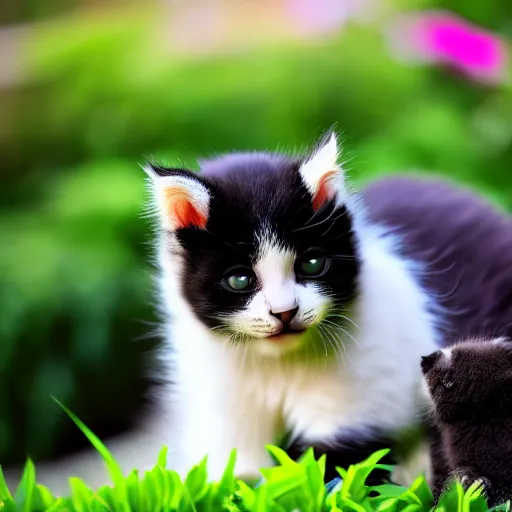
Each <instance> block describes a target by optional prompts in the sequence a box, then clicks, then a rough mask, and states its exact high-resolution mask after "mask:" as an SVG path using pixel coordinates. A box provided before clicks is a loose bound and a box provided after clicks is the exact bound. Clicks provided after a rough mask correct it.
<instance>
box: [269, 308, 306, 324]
mask: <svg viewBox="0 0 512 512" xmlns="http://www.w3.org/2000/svg"><path fill="white" fill-rule="evenodd" d="M297 311H299V307H298V306H297V307H296V308H294V309H289V310H288V311H281V312H279V313H274V312H273V311H271V312H270V314H271V315H273V316H275V317H276V318H279V320H281V322H282V323H283V326H285V327H286V326H287V325H289V324H290V322H291V321H292V320H293V317H294V316H295V315H296V314H297Z"/></svg>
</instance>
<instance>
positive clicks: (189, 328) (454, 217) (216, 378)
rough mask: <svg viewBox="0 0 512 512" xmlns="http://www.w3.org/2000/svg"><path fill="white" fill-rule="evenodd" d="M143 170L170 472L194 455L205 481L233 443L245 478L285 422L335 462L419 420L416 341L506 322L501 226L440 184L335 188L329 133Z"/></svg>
mask: <svg viewBox="0 0 512 512" xmlns="http://www.w3.org/2000/svg"><path fill="white" fill-rule="evenodd" d="M146 171H147V173H148V174H149V176H150V177H151V183H152V188H153V197H154V200H155V205H156V207H157V210H158V214H159V222H160V228H161V229H160V237H159V246H158V261H159V266H160V284H161V295H162V299H163V305H164V314H165V317H166V319H167V329H168V335H167V339H168V345H167V349H166V350H165V351H164V355H165V358H166V359H167V361H168V363H169V365H168V367H169V378H170V379H171V380H172V381H173V385H172V386H171V387H170V393H169V397H168V398H167V404H168V405H169V406H172V411H171V417H172V418H174V420H178V426H176V427H173V428H169V437H168V438H167V439H164V440H162V443H164V442H165V443H166V444H168V445H169V446H170V448H171V453H170V460H171V461H172V465H173V466H174V467H176V468H177V469H179V470H180V471H183V472H184V471H187V470H188V469H189V468H190V467H191V466H192V465H193V464H195V463H197V462H198V461H199V460H201V459H202V458H203V457H204V456H205V455H208V456H209V462H208V464H209V473H210V475H211V477H212V478H218V477H219V476H220V474H221V473H222V471H223V469H224V467H225V464H226V461H227V457H228V454H229V452H230V450H231V449H232V448H237V450H238V462H237V473H238V475H240V476H244V477H252V476H256V475H257V474H258V470H259V469H260V468H261V467H265V466H269V465H270V464H271V462H272V461H271V459H270V457H269V455H268V453H267V451H266V450H265V445H266V444H269V443H277V442H279V441H280V440H281V439H282V437H283V436H284V434H285V433H289V435H290V437H291V440H292V446H291V448H290V449H291V451H292V452H295V453H300V452H301V451H302V450H303V449H305V448H306V447H308V446H314V447H315V448H316V449H317V451H318V452H325V453H328V458H327V461H328V466H329V467H330V470H329V471H328V476H334V475H335V472H334V469H333V467H334V464H336V465H340V466H347V465H348V464H350V463H353V462H358V461H360V460H362V459H363V458H364V457H365V456H367V455H369V454H370V453H371V452H372V451H374V450H376V449H378V448H381V447H383V446H390V445H391V446H393V445H395V444H396V443H397V442H399V440H400V438H401V435H402V433H403V432H407V431H409V430H410V429H411V428H414V427H418V426H419V425H420V420H419V417H420V416H419V414H418V410H419V409H420V406H421V402H422V397H423V394H422V390H421V387H422V375H421V369H420V364H419V362H420V358H421V356H422V355H424V354H428V353H430V352H432V351H434V350H435V349H436V348H438V347H439V346H440V345H442V344H443V343H444V342H445V339H447V338H449V336H450V335H451V334H452V333H453V332H454V331H455V332H456V331H460V330H463V329H470V331H478V330H479V329H480V328H485V329H488V328H489V322H490V325H491V326H493V329H494V328H496V329H498V328H499V327H500V326H505V325H507V326H508V325H510V324H511V323H512V322H511V320H512V318H510V314H508V317H507V315H506V314H504V311H502V310H499V311H498V306H499V305H500V304H501V302H500V301H502V299H504V298H505V297H503V294H499V293H495V288H496V286H497V284H496V283H494V280H495V274H496V275H499V274H500V272H501V273H502V271H503V270H504V269H505V272H508V274H506V275H510V273H511V271H510V269H512V261H508V260H510V259H511V258H512V251H510V253H511V257H510V258H508V259H507V257H506V256H505V255H504V254H505V253H504V252H503V247H504V246H506V244H507V243H508V245H509V246H510V247H511V248H512V238H511V236H510V235H509V236H508V239H507V240H508V241H504V240H505V239H506V238H507V236H505V235H504V232H506V231H507V230H509V226H510V224H507V223H506V222H504V221H503V220H502V217H501V216H500V215H499V214H497V213H495V212H494V211H493V210H491V209H490V208H489V207H487V206H486V205H485V204H483V203H481V202H480V201H479V200H477V199H476V198H475V197H474V196H472V195H471V194H467V193H462V192H459V191H456V190H455V189H453V188H452V187H450V186H448V185H444V184H442V183H438V182H431V183H429V182H422V181H419V180H409V179H391V180H383V181H381V182H377V183H376V184H374V185H372V186H371V187H369V188H368V189H366V190H365V191H364V192H363V194H361V195H359V194H354V193H351V192H350V190H349V188H348V187H347V186H346V181H345V173H344V171H343V169H342V167H341V166H340V165H339V162H338V144H337V140H336V137H335V136H334V135H330V136H328V137H327V138H326V139H325V140H324V141H323V142H322V143H321V144H320V145H319V147H318V148H317V149H316V150H315V151H313V152H312V154H310V155H309V156H307V157H305V158H288V157H285V156H282V155H278V154H272V153H243V154H231V155H227V156H222V157H219V158H216V159H213V160H209V161H206V162H203V163H202V165H201V172H200V174H196V173H192V172H190V171H187V170H182V169H166V168H162V167H158V166H153V165H149V166H147V168H146ZM468 229H469V230H471V231H468ZM469 233H470V234H469ZM470 235H471V236H470ZM474 236H477V237H479V238H480V239H481V240H484V241H486V244H487V246H486V251H487V253H486V254H485V258H487V266H484V265H482V260H483V259H484V255H483V254H482V253H481V251H480V249H479V248H478V247H473V245H474V240H473V237H474ZM486 237H487V238H486ZM489 237H491V238H492V237H494V239H498V238H499V239H500V240H502V242H501V246H500V245H499V244H497V243H495V244H494V245H493V244H492V243H491V242H490V241H489ZM489 251H490V252H489ZM493 251H494V252H493ZM502 275H503V273H502ZM461 276H463V277H461ZM498 284H500V283H498ZM483 286H487V287H488V291H487V292H486V293H483V291H482V290H483V288H482V287H483ZM484 298H485V301H484ZM489 298H490V300H491V302H492V301H493V300H494V303H496V304H495V305H496V308H495V311H492V312H489V310H488V307H489ZM498 302H499V304H498ZM494 303H493V304H494ZM508 304H509V303H508V302H507V307H508ZM493 315H494V316H493ZM468 317H469V318H468ZM484 319H485V322H484V321H483V320H484ZM438 320H442V322H440V323H439V322H438ZM463 334H464V333H463ZM475 334H476V332H475ZM400 453H402V455H400ZM404 453H405V452H403V451H401V450H399V451H397V457H398V458H399V460H398V462H400V463H405V462H406V461H405V460H402V459H403V458H407V459H408V460H409V462H410V461H414V459H415V458H417V459H418V463H419V465H418V467H417V468H416V469H415V470H414V471H413V473H411V474H410V475H409V477H414V476H416V473H417V472H419V471H420V470H421V469H425V466H424V464H425V460H426V459H425V458H421V457H419V458H418V456H417V454H412V455H411V454H410V453H409V454H408V455H407V456H405V455H404ZM418 453H419V452H418ZM400 457H401V458H402V459H400ZM404 475H405V473H404ZM404 475H402V477H401V481H404V483H406V481H405V477H404Z"/></svg>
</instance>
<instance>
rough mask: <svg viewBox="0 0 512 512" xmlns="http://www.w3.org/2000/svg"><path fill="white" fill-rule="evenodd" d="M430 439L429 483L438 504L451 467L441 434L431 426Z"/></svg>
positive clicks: (429, 430)
mask: <svg viewBox="0 0 512 512" xmlns="http://www.w3.org/2000/svg"><path fill="white" fill-rule="evenodd" d="M428 438H429V441H430V475H429V477H428V481H429V484H430V487H431V488H432V492H433V495H434V500H435V502H436V503H437V501H438V500H439V497H440V496H441V493H442V492H443V490H444V488H445V485H446V480H447V478H448V476H449V474H450V465H449V463H448V461H447V460H446V456H445V450H444V447H443V443H442V439H441V433H440V432H439V430H438V429H437V428H436V427H435V426H433V425H429V428H428Z"/></svg>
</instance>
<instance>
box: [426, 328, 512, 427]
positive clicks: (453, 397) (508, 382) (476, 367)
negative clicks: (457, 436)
mask: <svg viewBox="0 0 512 512" xmlns="http://www.w3.org/2000/svg"><path fill="white" fill-rule="evenodd" d="M421 366H422V371H423V375H424V377H425V380H426V382H427V385H428V388H429V392H430V396H431V397H432V400H433V402H434V405H435V408H436V412H437V414H438V415H439V417H440V419H442V420H443V421H446V422H447V423H456V422H457V421H460V420H466V419H468V418H470V417H471V418H473V419H477V418H479V417H480V416H482V417H488V414H489V413H491V411H494V412H497V411H500V410H504V409H509V408H510V405H511V400H512V396H511V395H512V371H511V370H512V343H511V342H509V341H507V340H505V339H503V338H499V339H495V340H479V341H467V342H463V343H459V344H457V345H455V346H454V347H453V348H451V349H444V350H439V351H437V352H434V353H433V354H430V355H428V356H425V357H423V359H422V363H421ZM507 415H508V413H507Z"/></svg>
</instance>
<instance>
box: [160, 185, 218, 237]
mask: <svg viewBox="0 0 512 512" xmlns="http://www.w3.org/2000/svg"><path fill="white" fill-rule="evenodd" d="M165 202H166V206H167V214H168V215H169V217H170V218H171V219H172V224H173V226H174V229H181V228H189V227H192V226H196V227H198V228H200V229H206V223H207V222H208V218H207V216H206V215H205V214H204V213H203V212H202V211H201V210H200V209H199V208H198V207H197V206H196V205H194V203H193V202H192V199H191V197H190V195H189V193H188V192H187V190H185V189H183V188H181V187H169V188H166V189H165Z"/></svg>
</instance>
